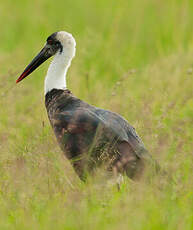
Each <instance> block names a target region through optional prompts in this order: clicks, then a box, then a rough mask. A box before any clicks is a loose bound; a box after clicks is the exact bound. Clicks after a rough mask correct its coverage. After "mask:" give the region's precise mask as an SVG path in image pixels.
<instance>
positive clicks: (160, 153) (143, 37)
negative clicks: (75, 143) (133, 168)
mask: <svg viewBox="0 0 193 230" xmlns="http://www.w3.org/2000/svg"><path fill="white" fill-rule="evenodd" d="M0 28H1V32H0V41H1V42H0V95H1V100H0V153H1V154H0V175H1V176H0V229H92V230H94V229H148V230H149V229H193V175H192V170H193V151H192V149H193V148H192V143H193V130H192V122H193V89H192V88H193V1H192V0H170V1H166V0H162V1H161V0H127V1H126V0H119V1H117V0H116V1H115V0H103V1H102V0H90V1H89V0H74V1H71V0H64V1H62V0H57V1H48V0H34V1H27V0H20V1H13V0H7V1H4V0H2V1H1V3H0ZM60 30H65V31H68V32H70V33H72V34H73V36H74V37H75V39H76V42H77V52H76V58H75V59H74V60H73V62H72V66H71V68H70V69H69V72H68V77H67V82H68V88H69V89H70V90H72V92H73V93H74V94H75V95H76V96H77V97H79V98H81V99H83V100H85V101H87V102H88V103H91V104H93V105H96V106H99V107H102V108H105V109H110V110H112V111H114V112H118V113H120V114H121V115H123V116H124V117H125V118H126V119H127V120H128V121H129V123H131V124H132V125H133V126H134V127H135V128H136V129H137V132H138V133H139V135H140V136H141V137H142V139H143V141H144V143H145V145H146V147H147V148H148V149H149V151H150V152H151V154H152V155H153V157H154V158H155V159H157V160H158V162H159V163H160V165H161V166H162V167H163V168H164V169H165V170H166V171H167V172H168V173H169V174H170V175H171V176H172V178H173V180H172V181H168V180H167V179H166V178H163V177H162V176H160V175H158V176H157V177H155V178H152V180H146V179H144V180H142V181H140V182H139V183H134V182H131V181H129V180H128V179H127V178H125V182H124V183H123V185H122V187H121V190H120V191H117V189H116V187H115V186H113V185H111V184H110V183H107V182H106V180H105V179H104V178H103V176H102V175H101V173H100V171H99V172H98V173H97V175H96V177H95V178H90V179H89V180H88V181H87V183H86V184H82V183H81V182H80V181H79V180H78V178H77V177H76V175H75V173H74V172H73V170H72V168H71V166H70V165H69V163H68V161H67V160H66V159H65V158H64V157H63V154H62V152H61V151H60V149H59V147H58V145H57V143H56V140H55V137H54V135H53V132H52V130H51V128H50V124H49V121H48V119H47V114H46V110H45V108H44V92H43V84H44V76H45V75H46V70H47V68H48V65H49V61H48V62H47V63H45V64H44V65H42V66H41V67H40V68H39V69H38V70H36V71H35V72H34V73H33V74H32V75H31V76H29V77H28V78H26V79H25V80H24V81H22V82H21V83H19V84H18V85H16V84H15V80H16V79H17V77H18V76H19V74H20V73H21V72H22V71H23V70H24V68H25V66H26V65H27V64H28V63H29V62H30V61H31V59H32V58H33V57H34V56H35V55H36V54H37V52H39V50H40V49H41V48H42V46H43V45H44V43H45V41H46V38H47V37H48V36H49V35H50V34H51V33H53V32H55V31H60Z"/></svg>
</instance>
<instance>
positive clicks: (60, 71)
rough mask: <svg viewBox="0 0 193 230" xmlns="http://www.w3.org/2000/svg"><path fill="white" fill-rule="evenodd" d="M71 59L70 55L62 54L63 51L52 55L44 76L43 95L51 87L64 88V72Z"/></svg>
mask: <svg viewBox="0 0 193 230" xmlns="http://www.w3.org/2000/svg"><path fill="white" fill-rule="evenodd" d="M71 60H72V57H70V56H66V55H64V54H63V52H62V53H61V54H60V53H57V54H56V55H55V56H54V59H53V61H52V62H51V64H50V66H49V68H48V72H47V75H46V78H45V89H44V91H45V92H44V93H45V95H46V93H48V92H49V91H51V90H52V89H63V90H64V89H66V74H67V71H68V68H69V66H70V64H71Z"/></svg>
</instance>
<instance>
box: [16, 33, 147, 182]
mask: <svg viewBox="0 0 193 230" xmlns="http://www.w3.org/2000/svg"><path fill="white" fill-rule="evenodd" d="M75 51H76V42H75V39H74V38H73V36H72V35H71V34H70V33H67V32H64V31H60V32H55V33H53V34H52V35H50V36H49V37H48V38H47V42H46V44H45V46H44V47H43V49H42V50H41V51H40V53H39V54H38V55H37V56H36V57H35V58H34V59H33V60H32V61H31V63H30V64H29V65H28V66H27V67H26V69H25V70H24V72H23V73H22V74H21V75H20V77H19V78H18V79H17V81H16V83H18V82H20V81H21V80H22V79H24V78H25V77H27V76H28V75H29V74H30V73H32V72H33V71H34V70H35V69H36V68H37V67H38V66H40V65H41V64H42V63H43V62H45V61H46V60H47V59H48V58H50V57H51V56H54V58H53V60H52V62H51V64H50V66H49V68H48V71H47V75H46V77H45V87H44V92H45V105H46V109H47V113H48V118H49V120H50V123H51V126H52V128H53V130H54V133H55V135H56V138H57V141H58V143H59V145H60V147H61V149H62V151H63V152H64V154H65V156H66V157H67V158H68V159H69V160H70V161H71V164H72V165H73V167H74V169H75V171H76V173H77V174H78V176H79V177H80V178H81V179H83V180H84V179H85V178H86V175H87V173H92V172H93V171H94V169H95V168H96V167H97V166H99V165H105V168H106V169H107V170H108V171H111V172H112V173H113V174H116V175H118V174H126V175H127V176H128V177H129V178H132V179H135V178H138V177H139V176H140V175H141V174H142V172H143V170H144V166H145V162H146V159H148V158H151V155H149V153H148V151H147V150H146V148H145V146H144V144H143V142H142V140H141V139H140V138H139V136H138V135H137V133H136V131H135V129H134V128H133V127H132V126H131V125H129V124H128V122H127V121H126V120H125V119H124V118H123V117H121V116H120V115H118V114H117V113H114V112H111V111H108V110H104V109H100V108H97V107H95V106H92V105H89V104H87V103H86V102H84V101H82V100H80V99H79V98H77V97H75V96H74V95H73V94H72V93H71V92H70V91H69V90H68V89H67V86H66V74H67V71H68V68H69V66H70V64H71V61H72V59H73V57H74V56H75Z"/></svg>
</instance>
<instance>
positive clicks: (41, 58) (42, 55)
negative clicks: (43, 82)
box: [16, 44, 52, 83]
mask: <svg viewBox="0 0 193 230" xmlns="http://www.w3.org/2000/svg"><path fill="white" fill-rule="evenodd" d="M51 56H52V54H51V52H50V46H49V45H48V44H46V45H45V46H44V48H43V49H42V50H41V51H40V52H39V54H38V55H37V56H36V57H35V58H34V59H33V60H32V61H31V63H30V64H29V65H28V66H27V67H26V68H25V70H24V71H23V73H22V74H21V75H20V77H19V78H18V79H17V81H16V83H18V82H20V81H21V80H23V79H24V78H25V77H27V76H28V75H29V74H30V73H32V72H33V71H34V70H35V69H36V68H37V67H38V66H40V65H41V64H42V63H43V62H45V61H46V60H47V59H48V58H49V57H51Z"/></svg>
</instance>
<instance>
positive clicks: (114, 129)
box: [45, 89, 150, 179]
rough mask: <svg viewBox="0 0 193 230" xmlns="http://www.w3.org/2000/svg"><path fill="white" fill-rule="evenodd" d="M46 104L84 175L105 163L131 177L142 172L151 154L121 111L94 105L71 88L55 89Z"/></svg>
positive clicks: (68, 153)
mask: <svg viewBox="0 0 193 230" xmlns="http://www.w3.org/2000/svg"><path fill="white" fill-rule="evenodd" d="M45 104H46V109H47V112H48V117H49V119H50V123H51V125H52V127H53V130H54V132H55V135H56V137H57V140H58V143H59V145H60V147H61V149H62V150H63V152H64V154H65V155H66V156H67V158H68V159H69V160H71V162H72V165H73V166H74V169H75V171H76V172H77V174H78V175H79V176H80V178H82V179H84V176H85V172H91V171H92V170H93V169H94V168H95V167H96V166H98V165H101V164H105V166H106V167H107V169H108V170H112V171H113V172H114V173H116V174H117V173H123V172H125V173H126V174H127V175H128V176H129V177H130V178H135V177H138V176H140V175H141V173H142V171H143V169H144V159H145V158H147V157H148V158H149V157H150V156H149V154H148V153H147V150H146V149H145V147H144V144H143V142H142V140H141V139H140V138H139V136H138V135H137V134H136V132H135V129H134V128H133V127H132V126H131V125H129V124H128V122H127V121H126V120H125V119H124V118H122V117H121V116H120V115H118V114H116V113H113V112H110V111H107V110H103V109H99V108H97V107H94V106H91V105H89V104H87V103H85V102H84V101H81V100H80V99H78V98H76V97H75V96H73V95H72V94H71V92H70V91H69V90H60V89H53V90H52V91H51V92H49V93H47V94H46V98H45Z"/></svg>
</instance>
